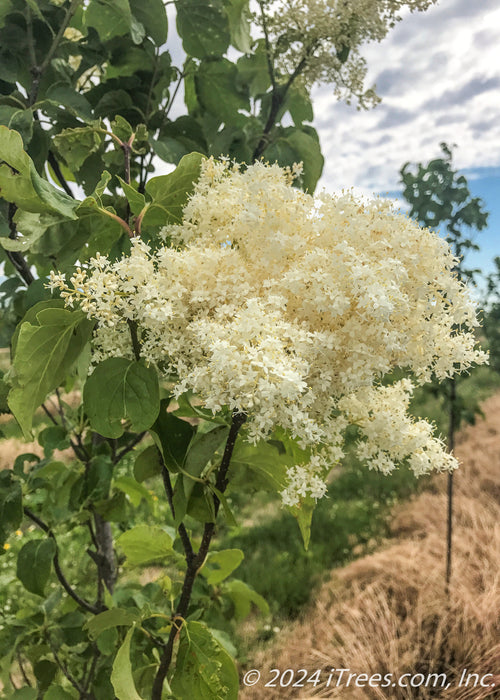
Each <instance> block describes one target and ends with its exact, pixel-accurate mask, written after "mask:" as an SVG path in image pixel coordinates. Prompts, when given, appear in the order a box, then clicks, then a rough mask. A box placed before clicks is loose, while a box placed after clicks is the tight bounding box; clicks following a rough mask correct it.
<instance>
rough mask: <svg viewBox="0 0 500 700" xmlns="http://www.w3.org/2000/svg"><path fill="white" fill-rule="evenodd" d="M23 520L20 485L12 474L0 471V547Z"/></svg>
mask: <svg viewBox="0 0 500 700" xmlns="http://www.w3.org/2000/svg"><path fill="white" fill-rule="evenodd" d="M22 519H23V494H22V489H21V484H20V482H19V481H17V479H14V478H13V476H12V472H11V471H8V470H5V471H0V546H1V545H3V543H4V542H5V540H6V539H7V537H8V536H9V535H10V533H11V532H14V531H15V530H17V528H18V527H19V525H20V524H21V521H22ZM0 551H2V552H3V550H0Z"/></svg>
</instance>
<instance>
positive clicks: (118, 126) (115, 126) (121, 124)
mask: <svg viewBox="0 0 500 700" xmlns="http://www.w3.org/2000/svg"><path fill="white" fill-rule="evenodd" d="M111 131H112V132H113V134H114V135H115V136H118V138H119V139H120V141H123V142H127V141H128V140H129V139H130V138H131V137H132V134H133V133H134V130H133V128H132V125H131V124H130V123H129V122H128V121H127V120H126V119H125V117H122V116H121V115H120V114H117V115H116V116H115V118H114V119H113V121H112V122H111Z"/></svg>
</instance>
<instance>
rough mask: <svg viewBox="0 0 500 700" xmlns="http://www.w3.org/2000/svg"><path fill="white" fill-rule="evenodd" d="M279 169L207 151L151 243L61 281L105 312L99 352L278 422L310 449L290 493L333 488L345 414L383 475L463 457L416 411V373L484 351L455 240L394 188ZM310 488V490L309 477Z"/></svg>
mask: <svg viewBox="0 0 500 700" xmlns="http://www.w3.org/2000/svg"><path fill="white" fill-rule="evenodd" d="M293 175H294V173H292V172H291V171H289V170H288V171H287V170H283V169H282V168H280V167H278V166H277V165H271V166H270V165H265V164H264V163H255V164H254V165H251V166H249V167H245V168H243V167H241V168H240V167H239V166H237V165H232V166H231V165H229V164H228V163H227V162H225V161H215V160H213V159H209V160H206V161H205V162H204V165H203V167H202V173H201V176H200V179H199V181H198V183H197V184H196V187H195V190H194V193H193V195H192V197H191V198H190V200H189V202H188V204H187V205H186V207H185V209H184V219H183V222H182V223H181V224H179V225H172V226H168V227H166V228H165V229H164V230H163V236H164V240H165V245H162V246H160V247H159V248H158V249H156V250H153V249H151V247H150V246H148V245H147V244H146V243H145V242H143V241H142V240H140V239H134V240H133V241H132V250H131V252H130V254H129V255H127V256H124V257H123V258H122V259H120V260H117V261H113V262H112V261H109V260H108V259H107V258H106V257H104V256H97V257H96V258H95V259H92V260H91V261H90V263H89V266H88V270H87V271H86V272H85V271H84V272H82V271H77V273H76V274H75V275H74V276H73V278H72V279H71V280H70V282H69V284H68V283H66V282H65V281H64V279H63V278H62V277H60V276H58V275H53V276H52V281H51V285H52V286H53V287H57V288H59V289H60V290H61V293H62V295H63V296H64V297H65V298H66V301H67V303H68V304H72V303H74V302H78V303H79V305H80V307H81V308H82V309H83V310H84V311H86V313H87V314H88V315H89V317H92V318H95V319H97V320H98V322H99V323H98V330H97V331H96V333H95V337H94V344H95V357H94V361H95V362H97V361H100V360H102V359H104V358H107V357H112V356H124V357H131V358H132V357H133V348H132V342H131V336H130V327H129V321H134V322H135V323H136V324H137V329H138V338H139V342H140V348H141V356H142V357H143V358H144V359H145V360H146V361H148V362H150V363H154V364H155V365H156V366H157V367H158V369H159V371H160V372H162V373H164V375H165V376H168V377H169V378H170V379H171V381H173V382H174V392H175V394H176V395H180V394H182V393H183V392H186V391H192V392H194V393H195V394H197V395H198V396H199V397H200V398H201V400H202V401H203V402H204V405H205V406H206V407H207V408H209V409H211V410H212V411H214V412H216V411H218V410H220V409H221V408H222V407H223V406H227V407H229V408H230V409H233V410H236V411H239V412H243V413H245V414H247V415H248V421H247V426H248V437H249V439H250V440H251V441H254V442H256V441H258V440H260V439H262V438H264V437H266V436H267V435H269V433H270V432H271V431H272V430H273V429H275V428H276V427H278V426H280V427H281V428H283V429H285V430H287V431H289V433H291V434H292V435H293V436H295V437H296V438H298V439H299V440H300V441H301V444H302V445H304V446H310V447H312V454H313V458H315V457H318V460H317V461H314V459H313V461H312V462H311V465H309V466H304V465H297V466H296V467H295V468H294V469H292V470H291V471H290V473H289V475H288V477H289V480H290V484H289V486H288V488H287V489H286V491H285V492H284V494H283V495H284V499H285V501H286V502H287V503H288V504H292V503H296V502H297V501H298V499H300V497H301V496H300V494H303V493H308V494H310V495H312V496H313V497H314V498H316V497H319V496H320V495H322V493H323V492H324V489H323V487H321V486H320V483H319V481H317V480H321V481H322V482H323V483H324V478H325V476H326V474H327V471H328V468H329V467H330V466H331V465H332V463H334V462H335V461H337V460H338V459H340V458H341V457H342V445H343V434H344V431H345V428H346V427H347V426H348V425H349V424H353V425H357V426H358V427H359V432H360V436H361V437H360V442H359V445H358V453H359V456H360V457H361V458H363V459H366V460H368V461H369V462H370V463H371V465H372V466H374V467H375V468H378V469H380V470H382V471H383V472H389V471H391V470H392V469H393V468H394V465H395V464H396V463H399V462H401V461H402V460H405V459H407V460H408V462H409V464H410V466H411V468H412V469H414V471H415V472H416V473H418V474H421V473H424V472H427V471H429V470H430V469H432V468H437V469H448V468H453V467H454V466H455V461H454V458H452V457H450V456H449V455H447V454H446V452H445V450H444V446H443V444H442V443H441V442H440V441H439V440H438V439H437V438H435V437H433V435H432V426H430V425H429V424H428V423H426V422H425V421H415V420H413V419H412V418H411V417H410V416H409V414H408V403H409V398H410V395H411V391H412V383H411V382H410V381H409V380H403V381H401V382H399V383H396V384H393V385H391V386H383V385H382V383H381V380H382V378H383V377H384V376H385V375H387V373H389V372H391V371H392V370H393V369H394V368H396V367H399V368H403V369H406V370H409V371H410V372H411V374H412V376H413V377H414V382H415V383H423V382H426V381H428V380H429V379H430V378H431V376H432V375H433V374H435V375H436V376H437V377H438V378H439V379H444V378H446V377H450V376H452V375H453V374H454V373H455V372H456V371H457V370H464V369H467V368H468V367H469V366H470V365H471V364H472V363H483V362H485V361H486V355H485V353H483V352H481V351H480V350H477V349H476V348H475V343H474V334H473V328H474V326H476V325H477V321H476V315H475V309H474V304H473V302H472V300H471V298H470V295H469V292H468V290H467V288H466V287H465V286H464V284H463V283H462V282H461V281H460V280H459V279H458V278H457V276H456V275H455V274H454V273H453V267H454V265H455V263H456V260H455V259H454V258H453V256H452V254H451V252H450V250H449V247H448V245H447V243H446V242H445V241H444V240H443V239H441V238H440V237H439V236H438V235H436V234H435V233H432V232H431V231H429V230H424V229H421V228H419V227H418V226H417V224H416V223H415V222H413V221H412V220H411V219H409V218H408V217H406V216H403V215H401V214H400V213H397V212H395V211H394V209H393V206H392V205H391V203H389V202H388V201H386V200H383V199H376V200H374V201H372V202H370V203H366V202H363V201H360V200H359V199H357V198H356V197H355V196H353V195H352V194H351V193H348V192H347V193H346V192H344V193H342V194H341V195H340V196H330V195H327V194H321V195H320V196H318V197H316V198H313V197H312V196H310V195H308V194H305V193H304V192H302V191H300V190H298V189H296V188H294V187H293V186H292V184H291V182H292V179H293ZM306 484H309V486H306Z"/></svg>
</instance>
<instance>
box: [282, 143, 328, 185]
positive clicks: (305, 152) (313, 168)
mask: <svg viewBox="0 0 500 700" xmlns="http://www.w3.org/2000/svg"><path fill="white" fill-rule="evenodd" d="M312 131H313V130H312ZM313 132H314V131H313ZM314 133H315V132H314ZM287 140H288V143H289V144H290V145H291V146H292V148H293V149H294V150H295V152H296V153H298V156H299V159H300V160H301V161H302V162H303V164H304V172H303V174H302V184H303V187H304V190H305V191H306V192H309V194H312V193H313V192H314V190H315V189H316V184H317V182H318V180H319V178H320V177H321V173H322V172H323V164H324V158H323V156H322V155H321V148H320V145H319V141H318V139H317V138H315V137H314V136H312V135H311V134H310V133H306V132H305V131H301V130H299V129H296V130H293V131H292V132H291V133H290V135H289V136H288V138H287Z"/></svg>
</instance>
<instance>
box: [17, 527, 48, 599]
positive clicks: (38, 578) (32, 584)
mask: <svg viewBox="0 0 500 700" xmlns="http://www.w3.org/2000/svg"><path fill="white" fill-rule="evenodd" d="M55 553H56V543H55V542H54V540H53V539H52V538H51V537H49V538H47V539H45V540H31V542H27V543H26V544H25V545H24V547H23V548H22V549H21V551H20V552H19V555H18V557H17V572H16V573H17V578H18V579H19V580H20V581H21V583H22V584H23V586H24V587H25V588H26V590H27V591H29V592H30V593H35V594H36V595H39V596H44V595H45V593H44V589H45V586H46V584H47V581H48V580H49V577H50V570H51V567H52V560H53V559H54V555H55Z"/></svg>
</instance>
